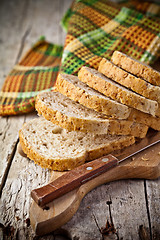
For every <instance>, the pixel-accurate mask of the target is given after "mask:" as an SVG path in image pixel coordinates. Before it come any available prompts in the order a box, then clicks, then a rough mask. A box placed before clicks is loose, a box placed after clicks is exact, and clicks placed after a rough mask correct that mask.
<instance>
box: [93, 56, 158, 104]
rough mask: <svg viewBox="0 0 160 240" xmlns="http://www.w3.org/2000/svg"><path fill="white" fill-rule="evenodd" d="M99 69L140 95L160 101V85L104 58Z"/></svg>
mask: <svg viewBox="0 0 160 240" xmlns="http://www.w3.org/2000/svg"><path fill="white" fill-rule="evenodd" d="M98 71H99V72H101V73H103V74H104V75H105V76H106V77H108V78H110V79H112V80H114V81H116V82H117V83H119V84H121V85H123V86H125V87H127V88H129V89H131V90H133V91H134V92H136V93H139V94H140V95H142V96H144V97H146V98H149V99H151V100H154V101H157V102H158V103H160V87H159V86H154V85H152V84H150V83H148V82H146V81H145V80H143V79H141V78H139V77H136V76H134V75H133V74H131V73H129V72H126V71H125V70H123V69H121V68H120V67H118V66H116V65H114V64H113V63H112V62H110V61H109V60H107V59H105V58H103V59H102V61H101V62H100V64H99V68H98Z"/></svg>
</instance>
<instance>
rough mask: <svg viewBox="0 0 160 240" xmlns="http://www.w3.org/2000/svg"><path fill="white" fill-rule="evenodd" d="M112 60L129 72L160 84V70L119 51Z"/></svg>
mask: <svg viewBox="0 0 160 240" xmlns="http://www.w3.org/2000/svg"><path fill="white" fill-rule="evenodd" d="M111 61H112V62H113V63H114V64H115V65H117V66H118V67H120V68H122V69H124V70H126V71H127V72H130V73H132V74H134V75H136V76H137V77H140V78H143V79H145V80H146V81H148V82H150V83H151V84H153V85H157V86H160V72H158V71H156V70H154V69H153V68H152V67H150V66H148V65H146V64H144V63H142V62H139V61H137V60H135V59H133V58H131V57H129V56H127V55H126V54H124V53H122V52H119V51H114V53H113V55H112V58H111Z"/></svg>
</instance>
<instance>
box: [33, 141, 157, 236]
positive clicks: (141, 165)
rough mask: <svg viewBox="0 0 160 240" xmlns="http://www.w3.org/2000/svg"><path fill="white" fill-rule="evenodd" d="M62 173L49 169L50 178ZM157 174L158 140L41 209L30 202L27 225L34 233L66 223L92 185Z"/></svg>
mask: <svg viewBox="0 0 160 240" xmlns="http://www.w3.org/2000/svg"><path fill="white" fill-rule="evenodd" d="M62 174H64V173H61V172H56V171H53V173H52V177H51V181H53V180H55V179H56V178H58V177H60V176H61V175H62ZM159 176H160V143H159V144H156V145H154V146H152V147H150V148H149V149H147V150H145V151H143V152H141V153H139V154H137V155H136V156H135V157H134V158H132V159H129V160H128V161H127V162H125V163H121V164H120V165H119V166H117V167H115V168H113V169H110V170H109V171H107V172H106V173H103V174H102V175H100V176H98V177H96V178H94V179H92V180H90V181H89V182H87V183H85V184H83V185H82V186H81V187H79V188H77V189H75V190H73V191H71V192H69V193H67V194H65V195H64V196H62V197H60V198H58V199H55V200H54V201H53V202H51V203H49V204H48V205H47V206H46V207H45V208H44V209H42V208H40V207H39V206H38V205H37V204H36V203H35V202H34V201H33V202H32V204H31V208H30V220H31V225H32V227H33V229H34V231H35V233H36V234H37V235H44V234H47V233H49V232H52V231H54V230H55V229H57V228H59V227H61V226H62V225H64V224H65V223H66V222H68V221H69V220H70V219H71V218H72V216H73V215H74V214H75V213H76V211H77V210H78V208H79V205H80V202H81V200H82V198H83V197H84V196H85V195H86V194H87V193H88V192H89V191H91V190H92V189H94V188H95V187H97V186H99V185H101V184H104V183H109V182H112V181H115V180H120V179H128V178H142V179H156V178H158V177H159ZM93 201H94V199H93Z"/></svg>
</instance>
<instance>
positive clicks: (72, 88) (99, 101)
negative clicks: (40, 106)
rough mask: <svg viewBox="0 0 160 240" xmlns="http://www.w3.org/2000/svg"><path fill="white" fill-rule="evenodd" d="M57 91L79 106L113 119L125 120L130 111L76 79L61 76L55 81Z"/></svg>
mask: <svg viewBox="0 0 160 240" xmlns="http://www.w3.org/2000/svg"><path fill="white" fill-rule="evenodd" d="M56 88H57V91H59V92H60V93H62V94H63V95H65V96H67V97H69V98H70V99H72V100H74V101H76V102H79V103H80V104H82V105H84V106H86V107H88V108H92V109H94V110H95V111H97V112H101V113H103V114H106V115H109V116H112V118H115V119H127V118H128V117H129V114H130V112H131V110H130V109H129V107H127V106H126V105H124V104H121V103H118V102H116V101H114V100H112V99H110V98H108V97H106V96H105V95H103V94H101V93H100V92H97V91H96V90H94V89H93V88H90V87H89V86H88V85H87V84H85V83H83V82H81V81H80V80H79V79H78V77H76V76H73V75H69V74H62V73H60V74H59V75H58V78H57V80H56Z"/></svg>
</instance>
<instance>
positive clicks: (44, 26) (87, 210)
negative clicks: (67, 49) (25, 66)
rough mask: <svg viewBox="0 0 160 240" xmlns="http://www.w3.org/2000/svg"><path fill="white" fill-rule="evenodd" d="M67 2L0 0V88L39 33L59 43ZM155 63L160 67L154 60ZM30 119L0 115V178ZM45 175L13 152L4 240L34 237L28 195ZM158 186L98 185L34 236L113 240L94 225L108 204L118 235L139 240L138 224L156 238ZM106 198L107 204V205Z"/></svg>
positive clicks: (1, 209)
mask: <svg viewBox="0 0 160 240" xmlns="http://www.w3.org/2000/svg"><path fill="white" fill-rule="evenodd" d="M71 2H72V0H60V1H57V0H46V1H44V0H24V1H21V0H14V1H13V0H10V1H6V0H2V1H1V7H0V22H1V25H0V32H1V34H0V52H1V55H0V86H1V85H2V83H3V81H4V79H5V76H6V75H7V74H8V72H9V71H10V69H11V68H12V67H13V65H14V64H15V62H16V61H18V60H19V59H20V57H21V56H22V55H23V54H24V53H25V52H26V51H27V50H28V49H29V48H30V46H31V44H32V43H35V42H36V41H37V39H38V38H39V37H40V36H41V35H45V36H46V39H47V40H49V41H51V42H54V43H59V44H62V43H63V42H64V37H65V33H64V32H63V31H62V29H61V27H60V25H59V21H60V19H61V17H62V15H63V14H64V12H65V11H66V10H67V8H68V7H69V5H70V4H71ZM155 66H156V69H159V63H158V64H156V65H155ZM159 70H160V69H159ZM29 118H30V117H29V116H28V115H27V116H26V118H25V117H24V116H19V117H8V118H7V117H5V118H0V129H1V131H0V143H1V146H0V156H2V157H1V163H0V164H1V165H0V174H1V180H2V179H3V177H4V173H5V170H6V168H7V162H8V160H7V159H8V156H9V155H10V154H11V153H12V152H13V151H12V149H13V147H14V146H15V142H16V141H17V138H18V129H19V128H20V127H21V125H22V124H23V122H24V121H27V119H29ZM54 174H55V173H54ZM49 176H50V173H49V171H47V170H43V169H41V168H40V167H38V166H35V165H34V164H33V163H32V162H31V161H29V160H26V159H25V158H23V157H20V156H19V154H18V153H16V154H15V155H14V156H13V161H12V164H11V168H10V171H9V174H8V177H7V181H6V182H5V186H4V188H3V192H2V196H1V200H0V215H1V218H0V223H1V224H0V239H9V238H11V236H12V238H13V239H20V240H23V239H33V238H34V237H35V233H34V232H33V231H32V229H31V226H30V220H29V218H28V217H29V207H30V201H31V198H30V196H29V195H30V191H31V189H33V188H35V187H38V186H42V185H43V184H45V183H47V182H48V180H49ZM1 182H2V181H1ZM159 184H160V179H158V180H154V181H152V180H149V181H148V180H146V181H143V180H120V181H116V182H112V183H109V184H106V185H102V186H100V187H98V188H96V189H94V190H93V191H91V192H90V193H88V194H87V195H86V197H85V198H84V199H83V200H82V202H81V205H80V208H79V210H78V212H77V213H76V214H75V215H74V216H73V218H72V219H71V220H70V221H69V222H68V223H67V224H66V225H64V226H63V228H61V229H59V230H57V231H55V232H54V233H53V232H52V233H51V234H49V235H47V236H43V237H40V238H38V239H41V240H52V239H53V240H64V239H74V240H78V239H79V240H86V239H88V240H89V239H92V240H93V239H105V240H106V239H118V237H117V235H116V234H112V235H109V236H103V238H102V234H101V233H100V229H99V228H100V227H104V226H105V224H106V220H107V219H108V220H109V221H110V212H109V206H110V208H111V216H112V219H113V223H114V226H115V228H116V230H117V232H118V236H119V239H120V238H123V240H128V239H134V240H136V239H137V240H138V239H139V233H138V231H139V225H143V226H144V229H146V231H147V234H148V232H149V228H151V229H150V230H151V234H152V239H155V240H157V239H158V237H159V235H160V233H159V219H158V215H159V208H160V206H159V193H160V190H159ZM110 199H111V201H112V204H110V205H108V204H106V202H108V201H109V202H110ZM146 206H148V211H147V207H146ZM149 219H150V225H149ZM98 226H99V228H98Z"/></svg>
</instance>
